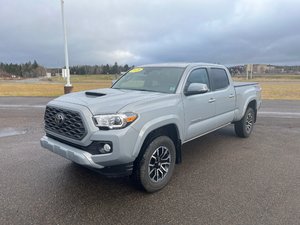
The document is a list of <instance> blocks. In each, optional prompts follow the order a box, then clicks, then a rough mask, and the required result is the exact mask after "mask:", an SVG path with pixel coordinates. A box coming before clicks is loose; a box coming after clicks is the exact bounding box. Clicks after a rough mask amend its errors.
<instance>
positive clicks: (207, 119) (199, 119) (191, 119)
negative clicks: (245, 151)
mask: <svg viewBox="0 0 300 225" xmlns="http://www.w3.org/2000/svg"><path fill="white" fill-rule="evenodd" d="M191 83H204V84H207V86H208V88H209V91H208V92H206V93H203V94H195V95H190V96H185V95H184V96H183V106H184V115H185V118H184V120H185V140H184V141H188V140H190V139H193V138H195V137H197V136H200V135H202V134H204V133H206V132H208V131H210V130H212V129H214V123H213V117H214V115H215V97H214V93H213V92H212V91H211V85H210V81H209V77H208V72H207V69H206V68H198V69H194V70H192V71H191V73H190V74H189V76H188V79H187V82H186V84H185V90H186V89H187V88H188V86H189V84H191Z"/></svg>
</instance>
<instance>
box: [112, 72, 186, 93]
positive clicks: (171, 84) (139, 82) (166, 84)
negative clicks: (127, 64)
mask: <svg viewBox="0 0 300 225" xmlns="http://www.w3.org/2000/svg"><path fill="white" fill-rule="evenodd" d="M184 70H185V68H180V67H137V68H134V69H132V70H130V71H129V72H128V73H126V74H125V75H124V76H122V77H121V78H120V79H119V80H118V81H117V82H116V83H115V84H114V85H113V87H112V88H115V89H129V90H139V91H154V92H163V93H175V91H176V88H177V85H178V83H179V80H180V78H181V76H182V74H183V71H184Z"/></svg>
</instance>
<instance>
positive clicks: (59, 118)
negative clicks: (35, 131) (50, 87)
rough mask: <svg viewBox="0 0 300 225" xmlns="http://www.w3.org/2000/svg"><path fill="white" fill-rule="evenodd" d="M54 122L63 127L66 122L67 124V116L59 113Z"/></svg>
mask: <svg viewBox="0 0 300 225" xmlns="http://www.w3.org/2000/svg"><path fill="white" fill-rule="evenodd" d="M54 120H55V123H56V124H57V125H58V126H61V125H63V124H64V122H65V115H64V114H63V113H57V114H56V115H55V118H54Z"/></svg>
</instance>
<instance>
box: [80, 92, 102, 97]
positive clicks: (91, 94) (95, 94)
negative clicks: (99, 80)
mask: <svg viewBox="0 0 300 225" xmlns="http://www.w3.org/2000/svg"><path fill="white" fill-rule="evenodd" d="M85 94H86V95H88V96H95V97H100V96H104V95H106V94H103V93H100V92H93V91H86V92H85Z"/></svg>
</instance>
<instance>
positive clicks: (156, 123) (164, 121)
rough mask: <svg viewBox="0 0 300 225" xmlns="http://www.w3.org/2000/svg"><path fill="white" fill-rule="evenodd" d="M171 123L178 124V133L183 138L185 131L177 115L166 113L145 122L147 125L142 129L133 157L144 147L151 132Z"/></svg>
mask: <svg viewBox="0 0 300 225" xmlns="http://www.w3.org/2000/svg"><path fill="white" fill-rule="evenodd" d="M169 124H175V125H176V126H177V129H178V135H179V138H180V139H181V138H182V137H183V133H182V130H183V126H182V124H181V122H180V120H179V118H178V117H177V116H176V115H165V116H161V117H158V118H156V119H152V120H150V121H149V122H147V123H145V125H144V126H143V127H142V128H141V129H140V132H139V135H138V138H137V141H136V144H135V147H134V150H133V152H132V154H133V157H135V158H136V157H137V156H138V154H139V152H140V150H141V148H142V145H143V143H144V141H145V139H146V137H147V136H148V134H150V132H152V131H154V130H156V129H158V128H160V127H163V126H166V125H169Z"/></svg>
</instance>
